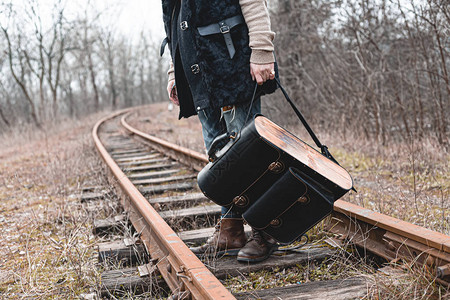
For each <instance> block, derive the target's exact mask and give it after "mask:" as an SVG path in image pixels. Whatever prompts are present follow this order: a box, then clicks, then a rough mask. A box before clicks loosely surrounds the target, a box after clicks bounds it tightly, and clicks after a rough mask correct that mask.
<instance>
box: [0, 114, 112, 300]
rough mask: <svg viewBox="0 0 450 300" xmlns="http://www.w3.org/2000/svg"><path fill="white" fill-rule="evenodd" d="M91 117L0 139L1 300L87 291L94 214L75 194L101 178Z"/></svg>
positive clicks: (92, 270)
mask: <svg viewBox="0 0 450 300" xmlns="http://www.w3.org/2000/svg"><path fill="white" fill-rule="evenodd" d="M103 115H104V114H103ZM99 118H100V115H96V116H91V117H89V118H85V119H83V120H80V121H70V120H69V121H67V122H63V124H61V125H59V126H57V127H53V128H52V127H51V126H50V125H49V126H47V127H44V129H43V130H35V129H32V128H31V129H30V128H27V129H23V128H22V129H17V130H16V131H15V132H13V133H10V134H9V135H8V136H3V137H2V141H3V142H4V143H3V144H2V146H1V148H0V178H1V179H0V244H1V245H2V246H1V247H0V298H1V299H22V298H28V297H29V298H33V299H35V298H38V299H60V298H68V299H74V298H77V297H78V296H80V295H82V294H89V293H91V292H92V291H95V289H96V286H97V283H98V282H97V281H98V274H97V271H96V267H95V265H96V259H95V257H93V253H94V250H95V247H94V246H95V243H96V241H95V238H94V237H93V235H92V234H91V232H92V220H93V218H94V217H95V213H93V212H92V211H87V208H86V207H85V206H83V205H81V204H80V201H79V199H78V195H79V194H80V192H81V190H80V189H81V187H82V186H83V185H86V184H92V185H96V184H100V183H98V182H96V181H98V180H97V178H102V177H103V176H102V174H103V169H102V165H101V161H100V160H99V159H98V157H97V154H96V152H95V151H94V147H93V143H92V138H91V135H90V133H91V130H92V127H93V125H94V123H95V121H96V120H97V119H99ZM99 175H100V176H99Z"/></svg>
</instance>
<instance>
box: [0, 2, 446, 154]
mask: <svg viewBox="0 0 450 300" xmlns="http://www.w3.org/2000/svg"><path fill="white" fill-rule="evenodd" d="M19 2H20V1H19ZM40 3H41V4H40ZM42 3H43V2H42V1H36V0H23V1H22V2H21V5H19V4H18V1H2V2H0V15H1V16H2V17H1V18H0V36H1V41H2V42H1V43H0V134H2V133H7V132H8V131H11V130H12V129H16V130H17V128H24V130H25V128H27V127H30V126H32V127H42V126H43V124H49V123H50V124H58V123H60V122H63V121H64V120H66V119H67V118H79V117H80V116H84V115H86V114H90V113H93V112H98V111H102V110H115V109H118V108H123V107H129V106H134V105H141V104H147V103H154V102H160V101H167V96H166V91H165V86H166V82H167V81H166V80H167V75H166V71H167V68H168V58H167V57H163V58H161V57H160V56H159V50H160V42H161V37H162V36H163V33H162V32H161V33H159V32H157V33H155V31H152V30H150V29H151V28H149V27H152V26H143V27H142V28H138V26H137V27H136V29H135V30H133V36H130V35H129V34H126V33H124V32H123V31H120V30H118V26H117V24H115V20H116V18H117V11H118V10H120V5H119V6H114V5H111V7H102V8H99V6H98V5H95V4H94V3H93V1H87V2H85V3H84V4H79V5H78V9H77V10H76V11H74V10H71V9H68V8H67V5H68V4H67V3H66V1H63V0H55V1H47V2H44V3H47V4H45V5H47V6H48V5H50V4H51V5H50V6H48V7H46V8H45V10H43V9H42V5H44V4H42ZM269 4H270V10H271V19H272V27H273V30H274V31H275V32H276V39H275V47H276V54H277V60H278V63H279V67H280V74H281V78H282V81H283V82H284V84H285V85H286V87H287V88H288V90H289V92H290V94H291V96H292V98H293V99H295V101H296V102H297V103H298V105H299V106H300V107H301V110H302V111H303V112H304V114H305V116H306V118H307V119H308V120H309V121H310V122H311V123H312V124H313V126H314V127H315V128H320V129H321V130H327V131H330V132H339V133H341V134H343V135H350V136H355V137H361V138H366V139H369V140H371V141H374V142H378V143H381V144H384V145H386V144H388V143H390V142H393V141H410V140H411V139H424V138H425V139H432V140H434V141H436V142H437V143H438V144H440V145H442V146H443V147H444V148H447V147H448V130H449V121H448V120H449V112H448V110H449V99H450V82H449V80H450V79H449V71H450V70H449V68H450V63H449V60H450V58H449V52H450V38H449V36H450V10H449V6H450V5H449V2H448V0H426V1H404V0H345V1H344V0H342V1H339V0H336V1H321V0H309V1H298V0H271V1H269ZM42 11H50V12H51V13H47V14H46V15H45V16H44V15H43V13H42ZM153 18H154V17H153ZM105 20H109V22H105ZM161 23H162V20H158V18H154V19H152V20H151V24H159V25H158V26H161ZM158 28H162V27H158ZM166 52H168V51H166ZM278 98H280V97H279V96H277V97H271V98H270V99H268V100H267V101H266V103H267V104H268V105H266V106H267V107H268V109H269V111H270V115H271V117H272V118H274V119H275V120H277V121H279V122H280V123H281V125H289V124H292V123H293V122H297V120H296V119H295V116H294V114H292V113H291V112H289V111H288V110H289V108H288V107H287V106H284V105H279V103H280V102H276V101H280V100H279V99H278ZM286 116H288V117H286ZM290 116H292V117H290ZM19 130H20V129H19Z"/></svg>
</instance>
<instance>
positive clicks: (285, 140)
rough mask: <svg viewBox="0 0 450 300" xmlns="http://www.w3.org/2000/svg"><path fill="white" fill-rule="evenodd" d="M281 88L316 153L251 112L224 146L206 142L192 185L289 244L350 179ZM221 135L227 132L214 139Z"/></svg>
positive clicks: (339, 194)
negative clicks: (204, 162)
mask: <svg viewBox="0 0 450 300" xmlns="http://www.w3.org/2000/svg"><path fill="white" fill-rule="evenodd" d="M278 83H279V82H278ZM280 87H281V86H280ZM281 90H282V91H283V93H284V95H285V97H286V99H287V100H288V102H289V103H290V104H291V106H292V107H293V109H294V111H295V112H296V113H297V115H298V116H299V118H300V120H301V121H302V122H303V124H304V125H305V127H307V129H308V131H309V132H310V134H311V136H312V137H313V139H314V141H315V142H316V144H318V146H319V148H321V149H322V153H320V152H318V151H317V150H315V149H314V148H312V147H311V146H309V145H308V144H306V143H305V142H303V141H302V140H300V139H299V138H297V137H296V136H294V135H293V134H291V133H290V132H288V131H287V130H285V129H283V128H282V127H280V126H278V125H276V124H275V123H273V122H272V121H270V120H269V119H267V118H266V117H264V116H262V115H257V116H255V117H254V118H253V119H252V120H250V122H248V123H247V124H246V125H245V126H244V128H243V129H242V130H241V132H239V133H238V134H237V135H236V136H234V137H232V138H230V140H229V142H228V143H227V144H226V145H225V147H223V148H222V149H220V150H218V151H216V149H214V147H212V149H211V151H210V152H209V154H210V163H208V165H206V166H205V167H204V168H203V170H202V171H201V172H200V173H199V174H198V184H199V187H200V189H201V190H202V192H203V193H204V194H205V196H206V197H208V198H209V199H211V200H213V201H214V202H215V203H217V204H219V205H221V206H225V207H228V208H230V209H232V210H235V211H238V212H241V213H243V218H244V219H245V220H246V221H247V223H248V224H249V225H251V226H252V227H254V228H256V229H259V230H262V231H263V232H265V233H266V234H268V235H269V236H271V237H272V238H274V239H275V240H277V241H278V242H279V243H282V244H289V243H292V242H294V241H295V240H297V239H298V238H299V237H301V236H302V235H303V234H304V233H305V232H306V231H308V230H309V229H310V228H311V227H312V226H314V225H315V224H317V223H318V222H320V221H321V220H322V219H323V218H325V217H326V216H327V215H329V214H330V213H331V212H332V210H333V203H334V201H336V200H337V199H339V198H340V197H342V196H343V195H344V194H345V193H347V192H348V191H349V190H350V189H352V188H353V181H352V178H351V176H350V175H349V173H348V172H347V171H346V170H345V169H344V168H342V167H341V166H340V165H339V164H338V163H337V162H336V161H335V160H334V158H333V157H332V156H331V154H329V152H328V150H327V147H326V146H324V145H322V144H320V142H319V141H318V139H317V137H316V136H315V135H314V133H313V132H312V130H311V129H310V128H309V126H308V124H307V123H306V121H305V122H304V118H303V116H302V115H301V113H300V112H299V111H298V110H297V108H296V107H295V105H294V104H293V103H292V101H291V100H290V99H289V97H288V96H287V94H286V92H285V91H284V89H283V88H282V87H281ZM224 138H226V139H227V138H229V136H227V137H221V138H219V140H220V139H224ZM215 144H220V141H218V142H217V143H213V145H215Z"/></svg>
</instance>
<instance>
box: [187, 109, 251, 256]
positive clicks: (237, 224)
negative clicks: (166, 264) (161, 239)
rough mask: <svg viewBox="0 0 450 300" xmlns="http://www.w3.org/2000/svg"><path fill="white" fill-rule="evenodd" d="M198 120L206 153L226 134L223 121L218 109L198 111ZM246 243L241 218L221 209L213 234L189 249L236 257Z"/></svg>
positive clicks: (207, 253) (201, 253) (208, 253)
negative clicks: (201, 243)
mask: <svg viewBox="0 0 450 300" xmlns="http://www.w3.org/2000/svg"><path fill="white" fill-rule="evenodd" d="M198 118H199V120H200V123H201V124H202V133H203V140H204V142H205V147H206V151H208V150H209V148H210V147H211V144H212V142H213V141H214V139H215V138H216V137H217V136H219V135H221V134H223V133H225V132H227V127H226V124H225V120H224V118H223V116H222V112H221V110H220V109H217V110H213V109H205V110H203V111H200V112H199V113H198ZM246 241H247V237H246V236H245V233H244V225H243V220H242V216H241V215H240V214H234V213H232V212H228V210H227V209H226V208H225V207H222V217H221V219H220V221H219V222H218V223H217V225H216V230H215V231H214V234H213V235H212V236H211V237H210V238H209V239H208V240H207V241H206V243H205V244H203V245H201V246H198V247H191V248H190V249H191V251H192V252H193V253H194V254H196V255H217V256H220V255H237V253H238V252H239V250H240V249H241V248H242V247H243V246H244V245H245V243H246Z"/></svg>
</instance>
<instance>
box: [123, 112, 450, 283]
mask: <svg viewBox="0 0 450 300" xmlns="http://www.w3.org/2000/svg"><path fill="white" fill-rule="evenodd" d="M127 116H128V115H126V116H124V117H123V118H122V120H121V123H122V125H123V126H124V127H125V128H126V129H127V130H128V131H129V132H130V133H132V134H134V135H136V136H138V137H140V138H141V139H143V140H146V141H150V142H151V143H152V144H153V145H154V146H155V147H163V148H165V149H166V151H167V150H168V151H175V152H180V153H182V154H183V155H184V156H188V157H190V159H191V161H192V160H194V161H197V163H195V164H194V165H195V169H197V170H198V168H199V167H198V166H201V165H202V164H205V163H207V162H208V158H207V156H206V155H204V154H201V153H198V152H195V151H193V150H190V149H187V148H184V147H181V146H179V145H176V144H173V143H170V142H167V141H164V140H162V139H160V138H157V137H154V136H152V135H149V134H146V133H144V132H141V131H139V130H137V129H136V128H133V127H132V126H130V125H129V124H128V123H127V122H126V117H127ZM327 229H328V230H329V231H330V232H332V233H335V234H339V235H341V237H342V238H344V239H347V240H350V241H351V242H353V243H354V244H356V245H358V246H360V247H363V248H364V249H366V250H368V251H370V252H372V253H374V254H376V255H378V256H380V257H383V258H385V259H386V260H388V261H395V260H397V259H406V260H408V261H412V262H414V263H415V264H416V265H420V266H426V267H427V268H429V270H430V271H431V272H432V273H433V274H434V275H435V276H436V280H437V281H438V282H439V283H441V284H444V285H449V284H450V236H448V235H445V234H442V233H439V232H436V231H432V230H429V229H426V228H423V227H420V226H417V225H414V224H411V223H408V222H405V221H402V220H399V219H396V218H393V217H390V216H387V215H384V214H381V213H377V212H374V211H371V210H369V209H366V208H363V207H360V206H358V205H355V204H351V203H349V202H346V201H343V200H338V201H336V202H335V203H334V212H333V214H332V216H331V222H329V224H328V225H327Z"/></svg>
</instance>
